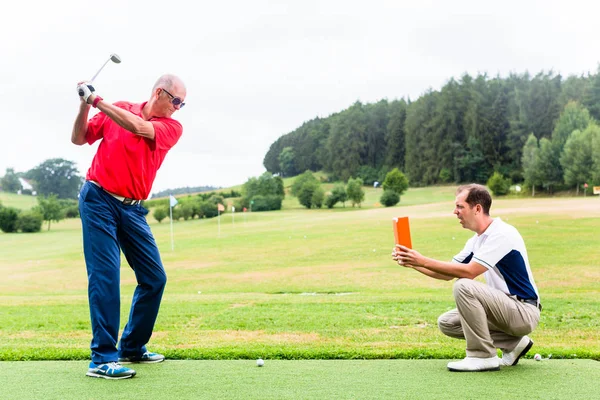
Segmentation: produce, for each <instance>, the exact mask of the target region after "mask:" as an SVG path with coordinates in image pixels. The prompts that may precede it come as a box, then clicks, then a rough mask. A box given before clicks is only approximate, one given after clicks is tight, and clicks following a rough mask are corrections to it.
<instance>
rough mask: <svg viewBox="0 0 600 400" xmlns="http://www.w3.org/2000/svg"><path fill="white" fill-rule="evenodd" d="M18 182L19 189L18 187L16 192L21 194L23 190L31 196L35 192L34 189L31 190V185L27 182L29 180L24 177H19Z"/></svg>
mask: <svg viewBox="0 0 600 400" xmlns="http://www.w3.org/2000/svg"><path fill="white" fill-rule="evenodd" d="M19 184H20V185H21V189H19V191H18V192H17V194H23V192H27V193H31V194H32V195H33V196H35V195H36V194H37V193H36V191H35V190H33V186H31V183H29V181H27V180H26V179H23V178H19Z"/></svg>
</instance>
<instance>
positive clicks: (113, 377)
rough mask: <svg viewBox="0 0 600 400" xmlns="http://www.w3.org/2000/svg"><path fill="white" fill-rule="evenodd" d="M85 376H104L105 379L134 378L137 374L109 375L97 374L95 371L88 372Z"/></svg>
mask: <svg viewBox="0 0 600 400" xmlns="http://www.w3.org/2000/svg"><path fill="white" fill-rule="evenodd" d="M85 376H89V377H91V378H104V379H114V380H116V379H128V378H133V377H134V376H135V374H131V375H125V376H108V375H102V374H96V373H94V372H88V373H86V374H85Z"/></svg>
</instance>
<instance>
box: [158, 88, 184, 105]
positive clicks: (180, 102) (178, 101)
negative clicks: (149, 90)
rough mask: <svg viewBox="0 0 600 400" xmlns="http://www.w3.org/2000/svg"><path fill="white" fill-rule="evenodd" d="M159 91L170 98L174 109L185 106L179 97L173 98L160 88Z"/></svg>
mask: <svg viewBox="0 0 600 400" xmlns="http://www.w3.org/2000/svg"><path fill="white" fill-rule="evenodd" d="M161 90H162V91H163V92H165V93H166V94H168V95H169V97H171V104H173V105H174V106H175V107H177V106H179V108H182V107H183V106H185V103H184V102H183V101H181V99H180V98H179V97H175V96H173V95H172V94H171V93H169V92H167V91H166V90H165V89H163V88H161Z"/></svg>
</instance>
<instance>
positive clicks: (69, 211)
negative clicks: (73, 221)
mask: <svg viewBox="0 0 600 400" xmlns="http://www.w3.org/2000/svg"><path fill="white" fill-rule="evenodd" d="M63 213H64V215H65V218H79V206H68V207H66V208H64V209H63Z"/></svg>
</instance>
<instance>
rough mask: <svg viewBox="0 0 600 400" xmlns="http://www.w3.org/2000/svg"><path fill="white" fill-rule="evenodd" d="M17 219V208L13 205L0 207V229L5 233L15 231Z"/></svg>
mask: <svg viewBox="0 0 600 400" xmlns="http://www.w3.org/2000/svg"><path fill="white" fill-rule="evenodd" d="M18 219H19V210H17V209H16V208H13V207H2V208H0V230H2V232H5V233H12V232H16V231H17V228H18V226H17V221H18Z"/></svg>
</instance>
